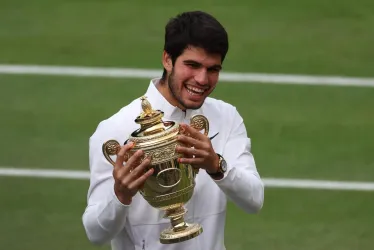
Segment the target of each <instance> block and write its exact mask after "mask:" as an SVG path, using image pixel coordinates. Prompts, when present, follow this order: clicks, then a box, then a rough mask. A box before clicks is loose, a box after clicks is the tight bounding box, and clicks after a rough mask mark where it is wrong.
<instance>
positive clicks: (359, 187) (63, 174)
mask: <svg viewBox="0 0 374 250" xmlns="http://www.w3.org/2000/svg"><path fill="white" fill-rule="evenodd" d="M0 176H11V177H36V178H57V179H79V180H88V179H89V177H90V174H89V172H88V171H77V170H53V169H48V170H47V169H20V168H11V167H2V168H0ZM263 181H264V183H265V186H266V187H269V188H299V189H300V188H301V189H327V190H354V191H374V182H343V181H327V180H306V179H305V180H298V179H278V178H277V179H273V178H263Z"/></svg>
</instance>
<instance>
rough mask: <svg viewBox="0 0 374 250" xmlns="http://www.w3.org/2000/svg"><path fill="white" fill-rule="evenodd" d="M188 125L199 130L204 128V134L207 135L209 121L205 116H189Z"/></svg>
mask: <svg viewBox="0 0 374 250" xmlns="http://www.w3.org/2000/svg"><path fill="white" fill-rule="evenodd" d="M190 125H191V127H193V128H195V129H197V130H199V131H200V130H202V129H204V135H205V136H208V134H209V121H208V119H207V118H206V117H205V116H203V115H194V116H193V117H191V120H190Z"/></svg>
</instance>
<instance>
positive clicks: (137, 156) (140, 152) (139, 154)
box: [125, 149, 144, 170]
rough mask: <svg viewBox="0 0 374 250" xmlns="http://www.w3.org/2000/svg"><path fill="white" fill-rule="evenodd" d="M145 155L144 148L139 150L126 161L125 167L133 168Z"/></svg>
mask: <svg viewBox="0 0 374 250" xmlns="http://www.w3.org/2000/svg"><path fill="white" fill-rule="evenodd" d="M143 155H144V152H143V150H141V149H140V150H137V151H136V152H135V153H134V154H133V155H132V156H131V157H130V158H129V160H128V161H127V162H126V165H125V168H126V169H127V170H132V169H134V168H135V167H136V166H138V165H139V164H140V163H141V158H142V156H143Z"/></svg>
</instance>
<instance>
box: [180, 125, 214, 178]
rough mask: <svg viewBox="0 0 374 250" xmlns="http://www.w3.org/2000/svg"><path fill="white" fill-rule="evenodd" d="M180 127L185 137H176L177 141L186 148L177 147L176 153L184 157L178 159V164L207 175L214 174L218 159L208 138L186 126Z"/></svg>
mask: <svg viewBox="0 0 374 250" xmlns="http://www.w3.org/2000/svg"><path fill="white" fill-rule="evenodd" d="M180 126H181V127H182V129H183V130H184V134H185V135H178V137H177V140H178V141H179V142H181V143H182V144H184V145H187V146H186V147H182V146H177V148H176V151H177V152H178V153H182V154H183V155H184V156H185V157H184V158H180V159H179V162H182V163H187V164H191V165H193V166H194V167H195V168H202V169H205V170H206V171H207V172H208V173H216V172H217V170H218V162H219V158H218V155H217V154H216V152H215V151H214V149H213V146H212V143H211V142H210V140H209V138H208V137H207V136H205V135H203V134H202V133H200V132H199V131H197V130H196V129H194V128H193V127H191V126H189V125H187V124H181V125H180ZM187 135H188V136H187Z"/></svg>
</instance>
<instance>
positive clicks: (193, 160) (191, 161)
mask: <svg viewBox="0 0 374 250" xmlns="http://www.w3.org/2000/svg"><path fill="white" fill-rule="evenodd" d="M178 162H180V163H185V164H191V165H196V166H198V165H202V164H203V163H204V159H203V158H198V157H195V158H179V159H178Z"/></svg>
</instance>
